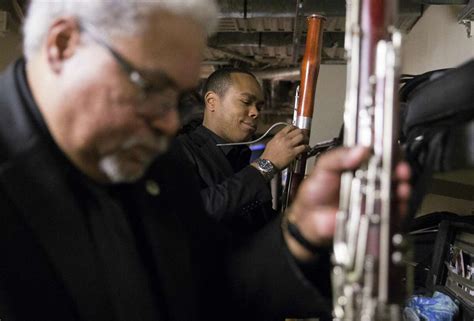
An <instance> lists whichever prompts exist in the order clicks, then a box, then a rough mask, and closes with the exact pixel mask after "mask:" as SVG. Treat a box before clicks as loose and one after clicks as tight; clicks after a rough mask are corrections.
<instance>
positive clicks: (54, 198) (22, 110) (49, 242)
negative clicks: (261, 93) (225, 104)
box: [0, 0, 407, 321]
mask: <svg viewBox="0 0 474 321" xmlns="http://www.w3.org/2000/svg"><path fill="white" fill-rule="evenodd" d="M215 15H216V10H215V6H214V3H213V2H212V1H203V0H182V1H171V0H170V1H164V0H163V1H146V2H145V1H118V0H117V1H113V0H103V1H99V0H98V1H90V2H87V4H86V3H85V2H80V1H70V0H62V1H60V0H58V1H42V0H33V1H32V2H31V7H30V9H29V12H28V15H27V18H26V25H25V55H26V61H25V60H23V59H21V60H19V61H17V62H16V63H14V64H13V65H11V66H10V67H9V68H8V70H7V71H6V72H5V73H4V74H3V75H1V77H0V222H1V223H0V258H1V259H0V318H1V319H2V320H17V321H23V320H24V321H30V320H35V321H41V320H55V321H66V320H88V321H89V320H90V321H92V320H97V321H104V320H120V321H122V320H124V321H125V320H126V321H130V320H140V321H147V320H182V321H189V320H222V319H229V320H230V319H232V318H234V317H237V316H239V315H246V316H247V319H249V318H259V317H261V316H265V317H267V318H268V319H272V320H274V319H275V318H277V317H281V316H286V315H292V316H296V315H301V316H304V315H306V316H307V315H313V316H321V317H323V318H327V317H328V310H329V305H328V304H327V301H326V298H324V297H323V296H322V295H321V293H320V291H319V290H318V286H319V285H318V284H317V282H316V283H315V284H313V286H310V285H309V283H308V282H307V281H306V280H305V278H304V277H303V276H302V275H301V273H300V271H299V269H298V264H300V265H301V262H308V261H311V260H314V259H315V256H314V254H312V253H311V252H310V251H308V250H307V249H306V248H305V247H304V246H303V245H302V243H300V242H299V241H297V240H296V239H294V238H293V237H292V236H291V235H290V234H289V233H288V232H287V231H286V230H284V231H283V232H282V230H281V228H280V224H279V222H278V221H275V223H274V224H270V225H268V227H267V228H266V229H265V230H263V231H262V232H261V233H259V234H258V235H257V236H256V237H255V239H254V240H251V241H249V243H247V244H245V246H244V245H242V246H241V247H240V248H231V247H229V245H228V243H227V239H226V236H225V235H221V234H220V233H219V231H220V229H219V228H216V227H215V226H214V224H213V222H211V221H209V220H208V219H207V216H206V215H205V214H204V211H203V208H202V205H201V199H200V197H199V192H198V191H197V190H196V187H195V185H194V183H193V180H192V179H191V178H190V175H188V174H189V173H188V171H187V170H186V167H185V166H183V165H182V164H181V161H180V159H181V154H180V151H179V150H171V151H170V152H169V153H167V154H163V152H164V151H165V150H166V146H167V145H168V141H169V139H170V137H172V136H173V135H174V134H175V132H176V130H177V128H178V116H177V111H176V107H175V105H176V97H177V95H178V94H179V93H180V92H181V91H183V90H186V89H188V88H191V87H193V86H195V84H196V82H197V80H198V74H199V64H200V59H201V53H202V49H203V48H204V44H205V38H206V32H207V31H208V30H209V29H208V27H209V24H212V23H213V22H214V19H213V18H212V17H213V16H215ZM159 155H161V156H159ZM157 157H158V159H156V158H157ZM363 158H364V151H361V150H357V149H356V150H354V151H350V152H348V151H346V150H339V151H337V152H334V153H331V154H329V155H328V156H327V157H325V158H321V160H320V162H319V164H320V165H319V169H318V170H317V171H316V172H317V173H318V175H314V176H312V177H311V178H310V179H308V180H307V183H306V184H305V185H304V186H302V193H300V195H299V198H298V199H297V200H296V201H295V203H294V205H295V206H294V207H293V208H292V209H291V211H290V212H289V214H288V216H289V219H291V220H292V222H294V223H295V225H296V226H297V227H300V230H301V234H302V235H303V236H304V237H306V238H307V239H308V240H307V241H309V242H311V243H312V244H313V245H321V244H325V243H326V242H328V241H329V240H330V239H331V237H332V234H333V229H332V224H333V221H334V213H335V210H336V207H337V204H336V203H337V191H338V183H339V174H340V172H341V171H342V170H345V169H349V168H354V167H355V166H357V165H358V164H359V163H360V162H361V161H362V159H363ZM155 159H156V161H155ZM406 176H407V175H406V173H405V174H404V175H401V176H400V177H402V178H403V179H404V180H406ZM401 187H405V189H406V188H407V187H406V183H402V185H401ZM404 194H406V191H405V192H404V193H400V196H401V200H402V201H403V203H402V204H404V203H405V200H406V195H404ZM314 195H318V197H316V198H315V197H313V196H314ZM321 208H323V209H322V210H321ZM303 224H304V225H303ZM314 264H315V268H316V267H317V263H314ZM321 274H322V275H327V271H323V272H321ZM275 280H278V282H275Z"/></svg>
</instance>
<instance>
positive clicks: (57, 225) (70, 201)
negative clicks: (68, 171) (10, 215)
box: [0, 144, 111, 321]
mask: <svg viewBox="0 0 474 321" xmlns="http://www.w3.org/2000/svg"><path fill="white" fill-rule="evenodd" d="M62 170H64V168H63V166H61V164H58V162H57V161H56V160H55V159H53V157H52V156H50V153H49V151H48V147H46V146H42V145H40V144H35V145H34V147H32V148H29V152H28V153H23V154H22V156H20V157H17V159H15V161H14V162H9V163H6V164H5V166H2V168H1V169H0V185H3V186H2V187H1V189H2V190H4V191H6V193H7V195H8V197H9V198H10V199H11V200H12V201H13V203H14V204H15V205H16V207H17V208H18V209H19V210H20V212H21V214H22V215H23V217H24V218H25V220H26V222H27V224H29V226H30V227H31V229H32V231H33V233H34V234H35V235H36V237H37V239H38V241H39V243H40V244H41V245H42V247H43V248H44V251H45V253H46V254H47V256H48V257H49V260H50V262H51V263H52V265H53V267H54V268H55V270H56V271H57V273H58V275H59V278H60V279H61V280H62V281H63V282H64V285H65V288H66V289H67V290H68V291H69V293H70V294H71V297H72V299H73V301H74V302H75V303H76V305H77V310H78V312H79V314H80V315H81V318H83V319H85V320H97V321H99V320H100V321H103V320H108V316H110V315H111V314H110V311H109V309H110V306H109V305H108V304H107V302H106V295H105V288H104V287H103V286H102V283H101V282H102V279H101V278H100V277H99V276H98V274H97V266H96V265H95V263H96V259H95V257H94V255H93V253H94V248H93V245H92V243H91V240H90V239H89V238H88V232H87V230H86V226H85V222H84V218H83V215H84V214H83V213H81V212H80V211H79V208H80V206H79V204H78V203H77V201H76V199H75V197H74V195H72V191H71V190H70V188H69V187H68V185H67V183H66V182H65V181H64V176H65V175H64V173H63V172H61V171H62Z"/></svg>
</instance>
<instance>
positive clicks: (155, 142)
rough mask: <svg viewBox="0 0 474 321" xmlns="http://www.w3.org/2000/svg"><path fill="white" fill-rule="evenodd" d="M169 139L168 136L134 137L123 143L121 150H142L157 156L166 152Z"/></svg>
mask: <svg viewBox="0 0 474 321" xmlns="http://www.w3.org/2000/svg"><path fill="white" fill-rule="evenodd" d="M168 144H169V138H168V137H166V136H145V137H138V136H132V137H130V138H128V139H127V140H126V141H125V142H123V144H122V146H121V150H124V151H126V150H128V149H131V148H140V149H143V150H144V151H147V152H149V153H153V154H156V153H157V152H158V153H162V152H165V151H166V150H167V149H168Z"/></svg>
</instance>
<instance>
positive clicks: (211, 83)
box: [202, 67, 258, 97]
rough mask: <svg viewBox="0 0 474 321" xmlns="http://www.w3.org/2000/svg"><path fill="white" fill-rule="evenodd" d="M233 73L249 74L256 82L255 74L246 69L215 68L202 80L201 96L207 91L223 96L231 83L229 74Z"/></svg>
mask: <svg viewBox="0 0 474 321" xmlns="http://www.w3.org/2000/svg"><path fill="white" fill-rule="evenodd" d="M234 73H242V74H247V75H250V76H252V77H253V78H254V79H255V81H257V82H258V80H257V78H256V77H255V75H254V74H252V73H251V72H250V71H248V70H246V69H242V68H235V67H226V68H221V69H217V70H216V71H214V72H213V73H212V74H211V75H209V77H208V78H207V79H206V81H205V82H204V85H203V87H202V97H204V96H205V95H206V93H207V92H209V91H213V92H215V93H216V94H217V95H219V97H223V96H224V95H225V92H226V91H227V89H228V88H229V86H230V85H231V84H232V83H231V82H232V80H231V78H230V75H231V74H234Z"/></svg>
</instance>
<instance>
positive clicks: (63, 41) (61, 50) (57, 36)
mask: <svg viewBox="0 0 474 321" xmlns="http://www.w3.org/2000/svg"><path fill="white" fill-rule="evenodd" d="M79 43H80V28H79V24H78V22H77V20H76V19H74V18H61V19H59V20H57V21H56V22H55V23H54V24H53V25H52V26H51V27H50V28H49V31H48V34H47V36H46V56H47V59H48V62H49V65H50V66H51V68H52V69H53V71H54V72H56V73H58V72H60V71H61V68H62V66H63V63H64V61H65V60H67V59H68V58H70V57H72V56H73V55H74V53H75V52H76V50H77V47H78V46H79Z"/></svg>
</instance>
